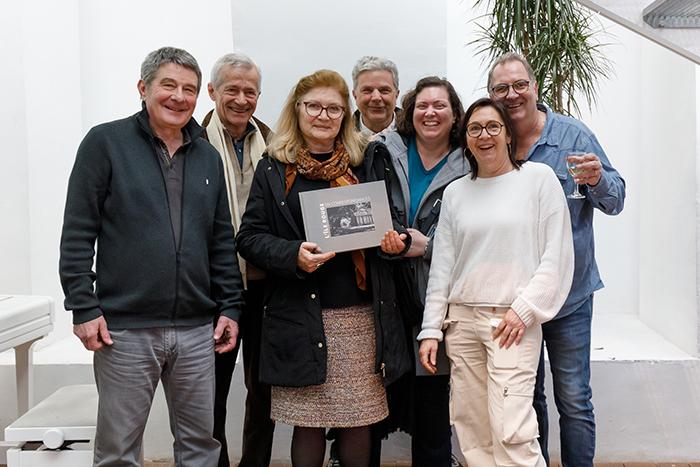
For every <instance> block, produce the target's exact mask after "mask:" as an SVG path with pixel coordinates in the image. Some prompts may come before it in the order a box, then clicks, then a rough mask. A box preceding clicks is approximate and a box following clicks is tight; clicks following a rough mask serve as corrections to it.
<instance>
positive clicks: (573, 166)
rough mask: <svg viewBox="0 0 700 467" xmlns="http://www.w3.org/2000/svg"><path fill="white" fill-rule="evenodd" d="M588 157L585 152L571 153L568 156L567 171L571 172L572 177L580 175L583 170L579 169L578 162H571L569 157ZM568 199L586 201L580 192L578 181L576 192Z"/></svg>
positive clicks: (575, 186) (575, 185) (575, 184)
mask: <svg viewBox="0 0 700 467" xmlns="http://www.w3.org/2000/svg"><path fill="white" fill-rule="evenodd" d="M584 155H586V153H585V152H581V151H569V153H568V154H567V155H566V169H567V170H568V171H569V173H570V174H571V176H572V177H573V176H574V175H575V174H580V173H581V172H583V169H579V168H578V162H569V157H572V156H573V157H583V156H584ZM567 198H571V199H584V198H586V197H585V196H583V195H582V194H581V193H579V191H578V183H576V179H574V192H573V193H571V194H570V195H569V196H567Z"/></svg>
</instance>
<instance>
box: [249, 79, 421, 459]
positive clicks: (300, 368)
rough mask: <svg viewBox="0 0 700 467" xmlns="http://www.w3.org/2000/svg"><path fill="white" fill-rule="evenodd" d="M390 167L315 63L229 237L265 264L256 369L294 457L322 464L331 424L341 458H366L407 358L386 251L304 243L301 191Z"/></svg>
mask: <svg viewBox="0 0 700 467" xmlns="http://www.w3.org/2000/svg"><path fill="white" fill-rule="evenodd" d="M390 169H391V164H390V162H389V156H388V152H387V150H386V148H385V147H384V146H383V145H382V144H379V143H372V144H370V145H367V141H366V140H365V139H364V138H363V137H362V136H361V135H360V133H358V132H357V131H356V130H355V127H354V125H353V124H352V112H351V109H350V94H349V91H348V87H347V84H346V83H345V80H343V78H342V77H341V76H340V75H339V74H338V73H336V72H334V71H330V70H320V71H317V72H316V73H314V74H312V75H309V76H306V77H304V78H302V79H301V80H300V81H299V83H298V84H297V85H296V86H295V87H294V88H293V89H292V91H291V93H290V95H289V98H288V99H287V102H286V104H285V107H284V109H283V111H282V115H281V117H280V121H279V122H278V127H277V129H276V135H275V138H274V139H273V140H272V142H271V144H270V146H269V147H268V151H267V154H266V155H264V156H263V160H262V161H261V162H260V163H259V164H258V167H257V170H256V173H255V177H254V179H253V185H252V187H251V191H250V196H249V199H248V205H247V209H246V212H245V214H244V216H243V220H242V225H241V228H240V231H239V234H238V238H237V245H238V249H239V252H240V254H241V256H243V258H245V259H246V260H247V261H249V262H250V263H252V264H254V265H255V266H257V267H259V268H261V269H262V270H264V271H265V273H266V292H265V300H264V317H263V332H262V343H261V361H260V379H261V380H262V381H263V382H265V383H268V384H270V385H272V386H273V388H272V409H271V417H272V418H273V419H274V420H275V421H277V422H281V423H285V424H289V425H293V426H294V435H293V438H292V465H294V466H296V467H300V466H304V467H307V466H308V467H316V466H318V467H321V465H322V464H323V460H324V455H325V450H326V439H325V429H326V428H337V429H338V430H337V435H336V436H337V440H338V448H339V458H340V462H341V464H342V465H343V466H344V467H354V466H358V467H359V466H363V467H365V466H367V465H368V464H369V456H370V445H371V436H370V425H372V424H374V423H376V422H379V421H381V420H383V419H384V418H386V417H387V416H388V408H387V401H386V394H385V391H384V386H386V385H387V384H389V383H391V382H392V381H395V380H396V379H397V378H398V377H399V376H401V375H402V374H404V373H405V372H406V371H408V370H409V369H410V366H411V363H410V356H409V353H408V349H407V345H406V342H405V339H404V337H403V327H402V324H401V317H400V315H399V311H398V309H397V307H396V304H395V302H396V296H395V290H394V283H393V277H392V271H391V265H390V263H389V261H387V260H386V259H385V258H387V255H382V254H381V253H380V250H379V248H372V249H366V250H357V251H351V252H346V253H339V254H335V253H334V252H331V251H321V250H320V248H318V245H315V244H314V243H310V242H307V241H305V238H304V224H303V219H302V211H301V205H300V202H299V193H302V192H304V191H310V190H318V189H323V188H329V187H335V186H342V185H351V184H356V183H362V182H366V181H373V180H377V179H384V178H385V177H386V173H387V170H390ZM403 233H405V232H403ZM407 248H408V247H407Z"/></svg>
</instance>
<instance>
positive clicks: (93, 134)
mask: <svg viewBox="0 0 700 467" xmlns="http://www.w3.org/2000/svg"><path fill="white" fill-rule="evenodd" d="M200 87H201V72H200V69H199V66H198V64H197V61H196V60H195V59H194V57H192V56H191V55H190V54H189V53H187V52H186V51H184V50H181V49H176V48H172V47H163V48H161V49H158V50H156V51H154V52H151V53H150V54H149V55H148V56H147V57H146V59H145V60H144V62H143V64H142V65H141V79H140V80H139V82H138V90H139V94H140V96H141V99H142V101H143V104H142V105H143V110H142V111H141V112H139V113H137V114H135V115H133V116H131V117H129V118H126V119H123V120H117V121H114V122H110V123H106V124H103V125H98V126H96V127H94V128H93V129H92V130H90V132H89V133H88V134H87V135H86V136H85V139H84V140H83V142H82V143H81V145H80V148H79V149H78V154H77V157H76V161H75V165H74V167H73V171H72V173H71V177H70V181H69V184H68V195H67V200H66V210H65V216H64V224H63V234H62V237H61V259H60V267H59V269H60V275H61V283H62V285H63V289H64V292H65V295H66V300H65V307H66V309H68V310H72V311H73V324H74V326H73V331H74V333H75V334H76V335H77V336H78V337H79V338H80V340H81V341H82V342H83V345H84V346H85V348H87V349H88V350H92V351H94V352H95V353H94V371H95V380H96V383H97V388H98V392H99V395H100V398H99V400H100V402H99V409H98V421H97V433H96V439H95V465H96V466H99V467H102V466H111V465H119V466H137V465H139V464H138V462H139V454H140V450H141V441H142V437H143V432H144V429H145V426H146V420H147V418H148V413H149V410H150V407H151V403H152V401H153V395H154V393H155V389H156V386H157V385H158V381H159V380H162V381H163V387H164V390H165V394H166V399H167V402H168V408H169V411H170V424H171V431H172V433H173V436H174V438H175V442H174V450H175V452H174V455H175V464H176V465H181V466H191V467H195V466H196V467H201V466H215V465H216V463H217V459H218V457H219V443H218V442H217V441H216V440H214V439H213V437H212V429H213V417H212V414H213V402H214V353H215V352H219V353H223V352H228V351H230V350H232V349H233V348H234V347H235V344H236V338H237V335H238V324H237V322H238V319H239V316H240V310H241V307H242V304H243V300H242V289H243V285H242V280H241V275H240V272H239V269H238V261H237V257H236V250H235V244H234V234H233V227H232V225H231V217H230V213H229V205H228V198H227V193H226V183H225V180H224V173H223V166H222V163H221V158H220V157H219V154H218V153H217V151H216V150H215V149H214V148H213V147H212V146H211V145H210V144H209V143H208V142H207V141H205V140H204V139H202V138H200V137H199V136H200V135H201V134H202V131H203V129H202V127H200V126H199V125H198V124H197V123H196V122H195V121H194V119H192V113H193V112H194V108H195V104H196V101H197V95H198V93H199V89H200ZM95 243H97V258H96V264H95V270H94V271H93V270H92V266H93V257H94V253H95ZM214 322H216V327H214V326H213V325H212V324H213V323H214Z"/></svg>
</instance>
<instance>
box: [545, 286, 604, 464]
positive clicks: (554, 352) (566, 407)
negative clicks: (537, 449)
mask: <svg viewBox="0 0 700 467" xmlns="http://www.w3.org/2000/svg"><path fill="white" fill-rule="evenodd" d="M592 316H593V295H591V296H590V297H589V298H588V299H587V300H586V301H585V302H583V304H582V305H581V306H580V307H579V308H578V309H577V310H576V311H574V312H573V313H571V314H570V315H568V316H565V317H563V318H560V319H554V320H552V321H549V322H547V323H544V324H543V325H542V337H543V342H544V343H546V344H547V355H548V356H549V366H550V370H551V372H552V382H553V387H554V402H555V404H556V406H557V410H558V412H559V431H560V433H559V434H560V440H561V441H560V442H561V463H562V467H593V456H594V455H595V417H594V415H593V404H592V403H591V397H593V392H592V391H591V385H590V381H591V319H592ZM543 350H544V349H543ZM544 370H545V366H544V351H543V352H542V353H541V354H540V365H539V368H538V369H537V381H536V383H535V398H534V400H533V406H534V407H535V411H536V412H537V422H538V423H539V431H540V438H539V442H540V446H541V448H542V455H543V456H544V458H545V460H546V461H547V465H549V454H548V452H547V444H548V443H547V440H548V437H549V419H548V415H547V401H546V398H545V394H544V378H545V374H544Z"/></svg>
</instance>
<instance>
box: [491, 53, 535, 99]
mask: <svg viewBox="0 0 700 467" xmlns="http://www.w3.org/2000/svg"><path fill="white" fill-rule="evenodd" d="M507 62H520V63H522V64H523V66H524V67H525V71H527V76H528V78H530V81H532V82H533V83H534V82H536V81H537V80H536V79H535V72H534V71H532V67H531V66H530V64H529V63H528V61H527V59H526V58H525V57H523V56H522V55H520V54H519V53H516V52H506V53H504V54H503V55H501V56H499V57H497V58H496V60H494V61H493V63H492V64H491V69H490V70H489V77H488V80H487V81H486V83H487V84H486V89H487V90H488V92H489V93H490V92H491V88H492V87H493V83H492V82H491V80H492V79H493V70H495V69H496V67H497V66H498V65H502V64H504V63H507Z"/></svg>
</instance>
